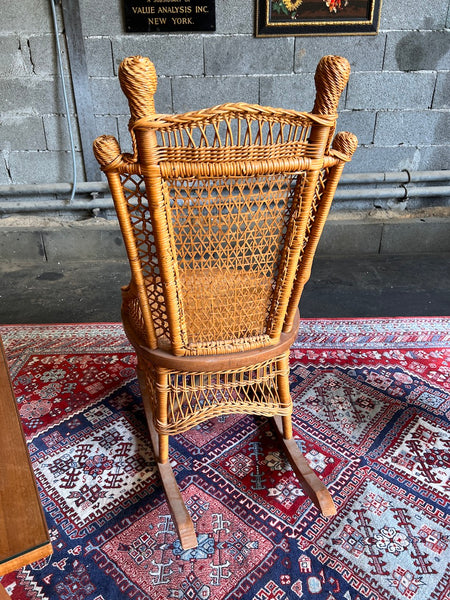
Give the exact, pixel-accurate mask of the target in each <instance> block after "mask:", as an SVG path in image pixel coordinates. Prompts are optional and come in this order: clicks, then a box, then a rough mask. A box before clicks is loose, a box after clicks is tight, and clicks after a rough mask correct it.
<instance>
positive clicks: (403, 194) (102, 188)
mask: <svg viewBox="0 0 450 600" xmlns="http://www.w3.org/2000/svg"><path fill="white" fill-rule="evenodd" d="M436 182H438V183H444V185H424V186H420V185H418V186H416V185H411V184H426V183H427V184H430V183H436ZM447 182H450V170H448V171H401V172H396V173H355V174H352V173H349V174H347V175H343V176H342V178H341V182H340V185H339V187H338V189H337V190H336V193H335V199H336V200H354V201H357V200H358V201H364V200H380V199H396V200H407V199H408V198H421V197H422V198H430V197H436V198H438V197H442V198H443V197H446V198H450V185H449V184H447ZM387 184H388V185H387ZM395 184H398V185H397V186H395ZM345 186H350V188H349V187H345ZM368 186H370V187H368ZM71 189H72V185H71V184H70V183H44V184H25V185H18V184H11V185H0V197H8V196H9V197H20V196H22V197H23V196H43V195H58V194H62V195H65V194H70V192H71ZM108 192H109V188H108V184H107V183H106V182H101V181H87V182H80V183H78V185H77V193H78V194H84V195H87V194H91V195H92V196H93V198H92V200H86V199H85V200H79V201H72V202H67V201H65V200H60V199H54V200H39V199H37V200H36V199H33V200H16V201H11V200H4V201H0V214H5V213H6V214H8V213H20V212H50V211H86V210H88V211H89V210H90V211H92V210H95V209H100V210H109V209H113V207H114V205H113V201H112V198H111V197H110V196H109V195H108V196H105V197H97V195H98V194H105V193H108Z"/></svg>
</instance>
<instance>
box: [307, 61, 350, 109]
mask: <svg viewBox="0 0 450 600" xmlns="http://www.w3.org/2000/svg"><path fill="white" fill-rule="evenodd" d="M349 76H350V63H349V62H348V60H347V59H346V58H342V57H341V56H330V55H328V56H324V57H322V58H321V59H320V61H319V64H318V65H317V69H316V74H315V77H314V80H315V82H316V90H317V91H316V101H315V103H314V108H313V113H316V114H322V115H334V114H335V113H336V111H337V107H338V103H339V98H340V96H341V94H342V92H343V91H344V89H345V86H346V85H347V81H348V78H349Z"/></svg>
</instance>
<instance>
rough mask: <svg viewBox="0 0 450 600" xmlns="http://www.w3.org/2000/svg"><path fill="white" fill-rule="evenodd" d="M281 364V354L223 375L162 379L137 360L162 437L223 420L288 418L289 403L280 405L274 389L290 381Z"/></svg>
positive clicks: (177, 375)
mask: <svg viewBox="0 0 450 600" xmlns="http://www.w3.org/2000/svg"><path fill="white" fill-rule="evenodd" d="M285 358H286V354H283V355H280V356H277V357H275V358H273V359H270V360H267V361H264V362H260V363H257V364H255V365H252V366H251V367H245V368H240V369H234V370H228V371H216V372H208V373H202V372H186V371H184V372H183V371H165V373H164V376H163V377H161V371H159V370H157V369H155V367H154V366H153V365H152V364H151V363H146V361H145V359H144V360H143V359H142V356H141V357H140V360H141V361H142V360H143V362H144V364H143V365H141V366H143V367H144V369H143V370H144V372H145V377H146V384H147V389H148V391H149V395H150V398H151V403H152V412H153V420H154V424H155V428H156V430H157V431H158V433H160V434H167V435H173V434H177V433H182V432H184V431H187V430H188V429H191V428H192V427H196V426H197V425H199V424H200V423H202V422H204V421H206V420H208V419H211V418H213V417H218V416H220V415H225V414H239V413H242V414H254V415H260V416H275V415H280V416H284V415H289V414H291V412H292V401H291V399H290V398H289V399H288V401H285V400H284V401H283V400H282V399H281V397H280V393H279V385H278V383H279V378H282V377H284V378H287V377H288V376H289V369H288V368H286V367H285V366H284V365H286V364H287V361H286V360H283V359H285ZM158 371H159V372H158ZM162 381H163V383H162ZM161 415H164V419H162V418H161Z"/></svg>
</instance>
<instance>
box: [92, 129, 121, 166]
mask: <svg viewBox="0 0 450 600" xmlns="http://www.w3.org/2000/svg"><path fill="white" fill-rule="evenodd" d="M92 148H93V150H94V155H95V158H96V159H97V161H98V162H99V163H100V166H101V167H102V169H103V168H105V167H107V166H108V165H110V164H111V163H112V162H113V161H114V160H115V159H116V158H117V157H118V156H121V152H120V146H119V142H118V141H117V140H116V138H115V137H114V136H112V135H101V136H99V137H98V138H96V139H95V140H94V143H93V144H92Z"/></svg>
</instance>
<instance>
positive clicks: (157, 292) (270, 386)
mask: <svg viewBox="0 0 450 600" xmlns="http://www.w3.org/2000/svg"><path fill="white" fill-rule="evenodd" d="M349 72H350V69H349V65H348V62H347V61H346V60H345V59H343V58H340V57H333V56H326V57H324V58H323V59H322V60H321V61H320V63H319V65H318V68H317V71H316V77H315V81H316V101H315V105H314V108H313V111H312V112H311V113H306V112H298V111H295V110H284V109H277V108H270V107H263V106H259V105H251V104H244V103H238V104H223V105H220V106H216V107H213V108H208V109H205V110H200V111H195V112H188V113H184V114H179V115H165V114H157V113H156V112H155V107H154V101H153V97H154V93H155V91H156V85H157V78H156V74H155V70H154V67H153V64H152V63H151V62H150V60H149V59H147V58H142V57H139V56H136V57H130V58H127V59H125V60H124V61H123V62H122V64H121V66H120V69H119V79H120V83H121V87H122V89H123V91H124V93H125V94H126V96H127V98H128V102H129V106H130V112H131V119H130V126H129V128H130V133H131V137H132V141H133V154H123V153H122V152H121V151H120V148H119V145H118V143H117V141H116V140H115V139H114V138H113V137H111V136H101V137H99V138H97V139H96V140H95V142H94V152H95V155H96V157H97V160H98V161H99V163H100V165H101V167H102V169H103V171H104V172H105V173H106V176H107V178H108V181H109V185H110V189H111V192H112V195H113V199H114V203H115V207H116V211H117V214H118V218H119V222H120V227H121V230H122V234H123V238H124V242H125V247H126V250H127V254H128V258H129V262H130V268H131V282H130V284H129V285H128V286H126V287H124V288H123V289H122V294H123V302H122V318H123V323H124V328H125V332H126V334H127V336H128V338H129V339H130V341H131V343H132V344H133V346H134V348H135V350H136V354H137V358H138V377H139V382H140V386H141V391H142V396H143V401H144V406H145V410H146V415H147V419H148V423H149V429H150V433H151V437H152V443H153V446H154V450H155V453H156V455H157V457H158V466H159V470H160V473H161V476H162V480H163V484H164V487H165V489H166V493H167V497H168V503H169V506H170V509H171V512H172V515H173V517H174V521H175V525H176V527H177V530H178V532H179V535H180V539H181V543H182V546H183V547H184V548H192V547H195V546H196V543H197V542H196V537H195V532H194V528H193V525H192V521H191V519H190V517H189V514H188V512H187V510H186V508H185V506H184V503H183V500H182V498H181V495H180V493H179V490H178V488H177V485H176V482H175V478H174V475H173V472H172V470H171V467H170V463H169V461H168V458H169V443H168V440H169V436H170V435H176V434H177V433H181V432H184V431H186V430H187V429H189V428H191V427H196V426H198V425H199V424H200V423H202V422H203V421H205V420H206V419H210V418H212V417H217V416H221V415H226V414H232V413H241V414H253V415H262V416H267V417H271V418H273V421H274V424H275V426H276V429H277V431H278V433H279V437H280V441H281V443H282V445H283V446H284V448H285V451H286V453H287V456H288V458H289V460H290V462H291V465H292V468H293V470H294V472H295V473H296V475H297V477H298V479H299V483H300V485H301V486H302V487H303V489H304V491H305V493H306V494H307V495H308V496H310V497H311V499H312V500H313V502H314V503H315V504H316V505H317V506H318V508H319V509H320V510H321V511H322V513H323V514H324V515H325V516H329V515H332V514H334V513H335V508H334V504H333V501H332V499H331V496H330V494H329V493H328V491H327V489H326V487H325V486H324V484H323V483H322V482H321V481H320V480H319V479H318V477H317V476H316V475H315V474H314V473H313V471H311V469H310V468H309V466H308V464H307V462H306V460H305V459H304V457H303V456H302V455H301V454H300V452H299V450H298V447H297V445H296V442H295V441H294V439H293V437H292V424H291V413H292V400H291V397H290V393H289V379H288V378H289V362H288V359H289V348H290V346H291V344H292V343H293V341H294V340H295V338H296V334H297V330H298V326H299V315H298V308H297V307H298V303H299V300H300V296H301V293H302V290H303V287H304V285H305V283H306V281H307V280H308V278H309V275H310V271H311V263H312V260H313V256H314V253H315V250H316V247H317V243H318V241H319V238H320V235H321V232H322V229H323V226H324V223H325V219H326V217H327V214H328V211H329V208H330V204H331V201H332V199H333V195H334V191H335V189H336V186H337V183H338V180H339V178H340V175H341V173H342V169H343V167H344V165H345V163H346V162H348V161H349V160H350V159H351V156H352V154H353V152H354V150H355V148H356V145H357V140H356V138H355V136H354V135H352V134H350V133H339V134H337V135H336V136H335V137H334V130H335V124H336V119H337V112H336V111H337V105H338V102H339V97H340V95H341V93H342V91H343V90H344V88H345V86H346V83H347V80H348V76H349Z"/></svg>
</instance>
